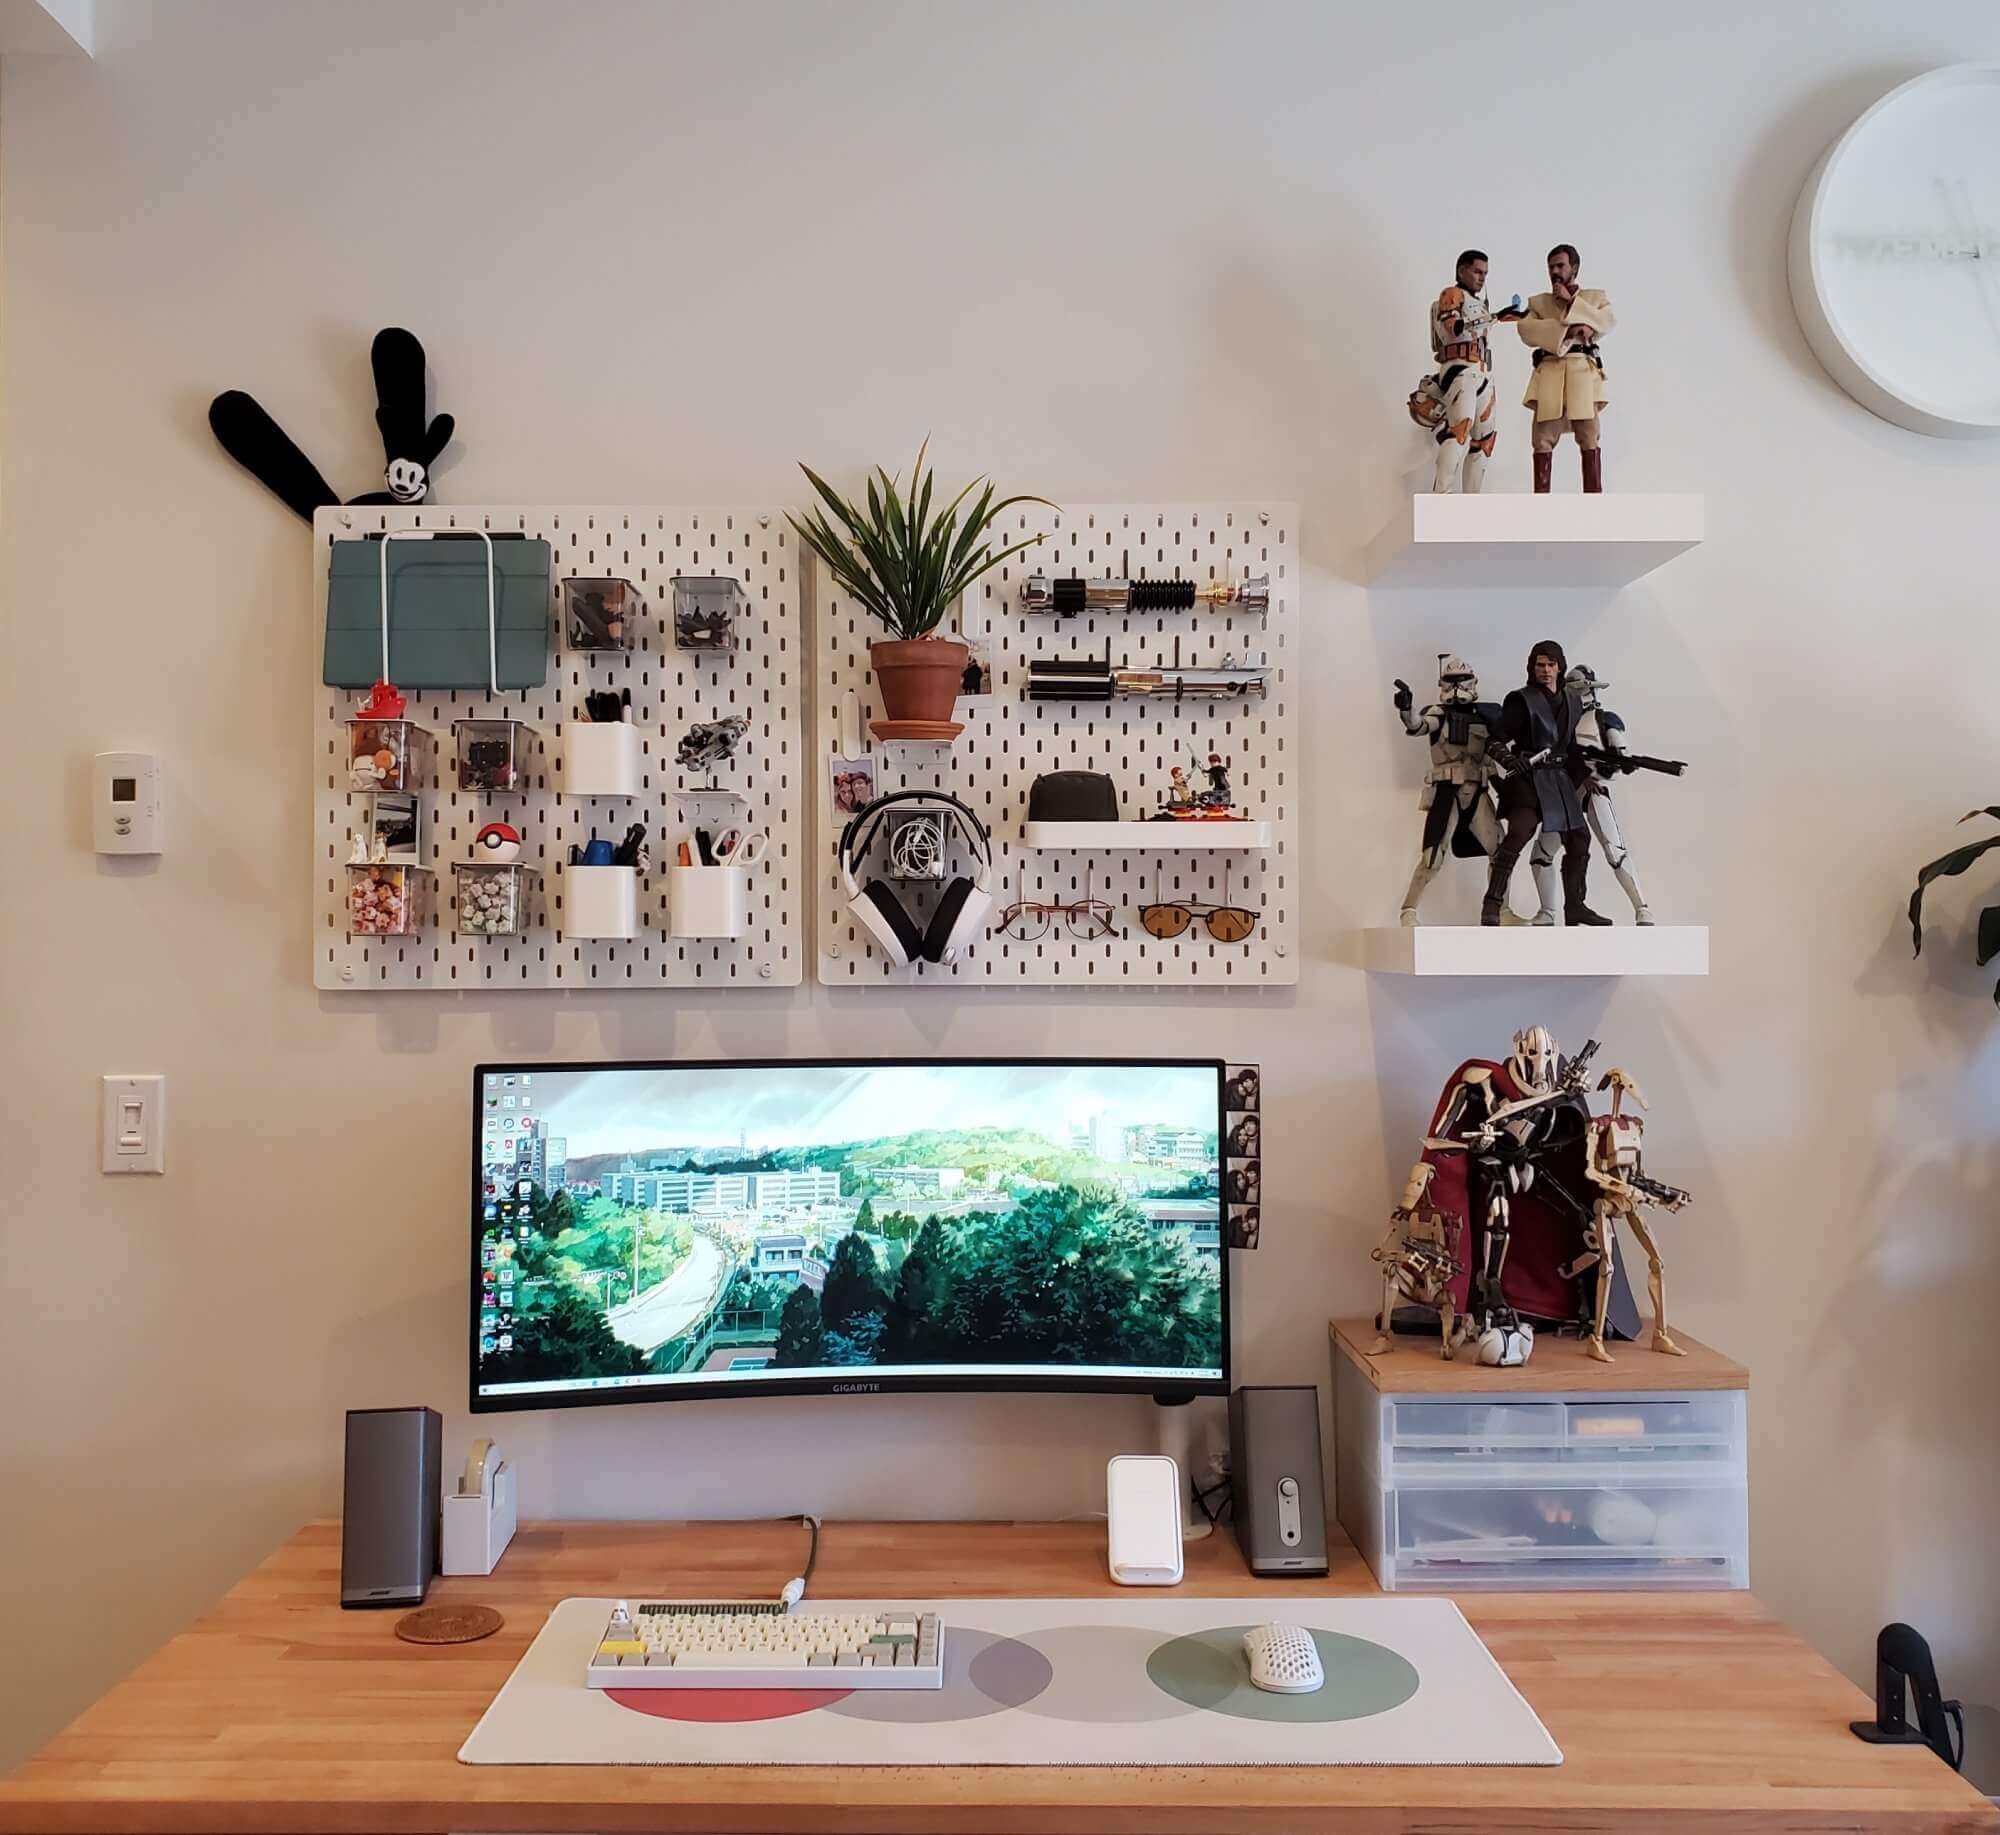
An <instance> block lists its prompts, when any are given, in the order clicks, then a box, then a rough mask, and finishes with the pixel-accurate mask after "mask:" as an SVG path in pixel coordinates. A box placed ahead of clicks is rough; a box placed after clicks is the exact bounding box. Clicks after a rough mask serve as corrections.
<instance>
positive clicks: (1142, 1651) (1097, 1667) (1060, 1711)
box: [1022, 1625, 1199, 1726]
mask: <svg viewBox="0 0 2000 1835" xmlns="http://www.w3.org/2000/svg"><path fill="white" fill-rule="evenodd" d="M1162 1635H1163V1634H1162V1633H1160V1632H1158V1631H1148V1630H1146V1629H1144V1628H1143V1627H1141V1626H1138V1625H1056V1626H1053V1627H1051V1628H1050V1629H1049V1630H1047V1631H1029V1632H1025V1633H1023V1636H1022V1641H1023V1642H1025V1643H1029V1644H1032V1645H1033V1646H1034V1647H1035V1649H1037V1650H1039V1651H1040V1652H1041V1653H1042V1655H1043V1656H1045V1657H1047V1658H1048V1660H1049V1664H1050V1666H1051V1668H1052V1669H1053V1670H1054V1672H1055V1673H1054V1675H1053V1677H1052V1679H1051V1680H1050V1682H1049V1686H1048V1687H1047V1688H1045V1689H1044V1690H1043V1691H1042V1692H1041V1693H1040V1694H1039V1695H1037V1696H1036V1697H1035V1698H1034V1700H1033V1701H1029V1702H1024V1703H1022V1706H1023V1707H1025V1708H1026V1709H1027V1711H1028V1712H1029V1713H1030V1714H1039V1715H1040V1716H1041V1717H1042V1718H1043V1719H1044V1720H1074V1721H1105V1722H1117V1723H1120V1724H1123V1725H1127V1726H1130V1725H1133V1724H1136V1723H1137V1722H1139V1721H1144V1720H1178V1719H1180V1718H1181V1717H1182V1716H1183V1715H1185V1714H1186V1713H1188V1711H1189V1709H1190V1706H1195V1705H1199V1704H1198V1703H1196V1704H1191V1703H1188V1702H1186V1701H1185V1700H1180V1699H1175V1698H1172V1697H1170V1696H1168V1695H1164V1694H1162V1693H1161V1692H1160V1691H1159V1690H1158V1689H1152V1688H1148V1687H1146V1685H1145V1682H1144V1680H1143V1678H1144V1676H1145V1674H1146V1665H1147V1661H1148V1659H1149V1658H1151V1656H1152V1654H1153V1652H1154V1651H1156V1650H1157V1649H1158V1648H1159V1647H1160V1640H1161V1637H1162Z"/></svg>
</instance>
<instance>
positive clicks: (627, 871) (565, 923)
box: [562, 867, 639, 942]
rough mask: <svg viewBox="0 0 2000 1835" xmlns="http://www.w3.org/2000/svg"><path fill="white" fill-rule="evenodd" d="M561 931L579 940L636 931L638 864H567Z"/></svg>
mask: <svg viewBox="0 0 2000 1835" xmlns="http://www.w3.org/2000/svg"><path fill="white" fill-rule="evenodd" d="M562 933H563V935H564V936H566V937H573V938H576V939H577V940H579V941H585V940H593V941H594V940H609V941H613V942H616V941H621V940H623V939H625V938H628V937H636V936H637V935H638V934H639V869H638V868H637V867H566V868H564V869H563V876H562Z"/></svg>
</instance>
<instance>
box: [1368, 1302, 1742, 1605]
mask: <svg viewBox="0 0 2000 1835" xmlns="http://www.w3.org/2000/svg"><path fill="white" fill-rule="evenodd" d="M1627 1354H1628V1355H1631V1356H1641V1355H1644V1354H1643V1353H1641V1352H1639V1351H1638V1350H1637V1348H1636V1347H1633V1348H1631V1349H1629V1350H1628V1352H1627ZM1656 1361H1661V1362H1664V1361H1665V1360H1656ZM1533 1367H1534V1366H1533V1365H1532V1364H1531V1365H1530V1366H1529V1368H1530V1369H1531V1370H1532V1369H1533ZM1493 1374H1494V1375H1496V1376H1499V1375H1505V1376H1508V1377H1511V1376H1512V1375H1513V1373H1512V1372H1506V1373H1499V1372H1495V1373H1493ZM1648 1374H1651V1375H1655V1376H1657V1375H1661V1374H1664V1372H1661V1371H1649V1372H1648ZM1375 1380H1376V1379H1375V1378H1371V1376H1369V1375H1366V1374H1364V1373H1363V1372H1362V1371H1361V1370H1359V1369H1357V1367H1356V1366H1355V1363H1354V1361H1353V1360H1352V1359H1351V1358H1350V1357H1349V1356H1348V1355H1347V1354H1346V1352H1345V1351H1344V1350H1343V1349H1342V1347H1341V1345H1340V1344H1339V1343H1338V1342H1336V1343H1335V1345H1334V1347H1333V1388H1334V1398H1333V1399H1334V1473H1335V1498H1336V1509H1337V1512H1338V1515H1339V1518H1340V1522H1341V1526H1342V1527H1343V1528H1345V1529H1346V1531H1347V1533H1348V1535H1349V1536H1350V1537H1351V1538H1352V1539H1353V1541H1354V1544H1355V1546H1356V1548H1358V1549H1359V1550H1360V1552H1361V1554H1362V1555H1363V1557H1364V1558H1365V1559H1366V1560H1367V1562H1368V1564H1369V1566H1370V1567H1372V1568H1373V1569H1374V1571H1375V1577H1376V1579H1377V1580H1378V1581H1379V1582H1380V1583H1381V1585H1382V1587H1383V1588H1384V1590H1385V1591H1389V1592H1395V1591H1399V1590H1402V1589H1405V1588H1415V1587H1436V1588H1440V1589H1445V1590H1458V1591H1471V1590H1475V1589H1478V1588H1482V1587H1485V1588H1504V1589H1511V1590H1516V1591H1519V1590H1536V1589H1541V1588H1562V1587H1598V1588H1610V1589H1617V1588H1647V1587H1689V1588H1701V1587H1707V1588H1733V1587H1745V1586H1748V1585H1749V1584H1750V1541H1749V1534H1750V1529H1749V1476H1748V1457H1747V1438H1748V1430H1747V1415H1746V1407H1745V1396H1744V1392H1743V1391H1742V1390H1741V1389H1717V1390H1692V1391H1676V1390H1646V1391H1636V1390H1635V1391H1631V1392H1621V1391H1606V1392H1602V1393H1599V1392H1594V1391H1593V1392H1588V1393H1580V1392H1569V1393H1563V1392H1549V1393H1536V1392H1533V1391H1529V1392H1525V1393H1524V1392H1522V1391H1520V1390H1519V1389H1516V1388H1512V1387H1510V1388H1508V1389H1507V1390H1506V1391H1504V1392H1499V1393H1495V1394H1492V1395H1480V1394H1478V1393H1476V1391H1477V1387H1478V1384H1479V1381H1480V1376H1479V1373H1478V1372H1477V1370H1476V1369H1475V1368H1473V1367H1470V1366H1468V1367H1467V1369H1466V1370H1465V1372H1464V1375H1463V1382H1464V1385H1465V1389H1466V1390H1468V1391H1472V1393H1457V1394H1437V1393H1404V1394H1397V1393H1394V1392H1389V1393H1384V1392H1383V1391H1380V1390H1378V1389H1377V1388H1376V1387H1375ZM1381 1380H1384V1381H1386V1380H1388V1379H1386V1378H1383V1379H1381ZM1457 1381H1458V1379H1457V1378H1456V1377H1455V1378H1454V1387H1456V1385H1457Z"/></svg>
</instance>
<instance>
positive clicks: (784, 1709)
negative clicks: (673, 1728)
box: [604, 1688, 854, 1722]
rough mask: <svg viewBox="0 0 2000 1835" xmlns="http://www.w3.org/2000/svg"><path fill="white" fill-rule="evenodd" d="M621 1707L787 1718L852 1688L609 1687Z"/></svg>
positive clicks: (700, 1716) (661, 1713) (666, 1714)
mask: <svg viewBox="0 0 2000 1835" xmlns="http://www.w3.org/2000/svg"><path fill="white" fill-rule="evenodd" d="M604 1692H605V1694H607V1695H609V1696H610V1697H611V1699H612V1700H613V1701H615V1702H617V1703H618V1705H619V1706H620V1707H621V1708H630V1709H631V1710H632V1711H633V1712H634V1713H635V1714H650V1715H652V1716H653V1717H654V1719H656V1720H706V1721H710V1722H723V1721H732V1720H788V1719H790V1718H791V1716H792V1715H794V1714H810V1713H811V1712H812V1711H813V1709H814V1708H830V1707H832V1706H833V1704H834V1703H835V1702H836V1701H845V1700H846V1699H847V1698H848V1696H849V1695H851V1694H853V1693H854V1691H853V1690H852V1689H851V1688H608V1689H606V1690H605V1691H604Z"/></svg>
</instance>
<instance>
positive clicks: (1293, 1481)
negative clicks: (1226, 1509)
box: [1229, 1383, 1326, 1576]
mask: <svg viewBox="0 0 2000 1835" xmlns="http://www.w3.org/2000/svg"><path fill="white" fill-rule="evenodd" d="M1229 1474H1230V1510H1231V1514H1232V1516H1233V1517H1234V1519H1235V1523H1236V1543H1237V1546H1238V1547H1239V1548H1241V1549H1242V1551H1243V1559H1244V1561H1245V1562H1246V1563H1247V1564H1248V1566H1249V1569H1250V1571H1251V1573H1253V1574H1261V1575H1266V1576H1269V1575H1278V1574H1323V1573H1325V1572H1326V1479H1325V1477H1324V1475H1323V1473H1322V1471H1321V1468H1320V1461H1319V1391H1318V1390H1317V1389H1315V1388H1313V1386H1312V1385H1311V1384H1310V1383H1307V1384H1304V1385H1301V1386H1299V1387H1296V1388H1282V1387H1271V1388H1254V1389H1253V1388H1243V1389H1238V1390H1237V1391H1236V1392H1235V1393H1234V1394H1233V1395H1231V1396H1230V1398H1229Z"/></svg>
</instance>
